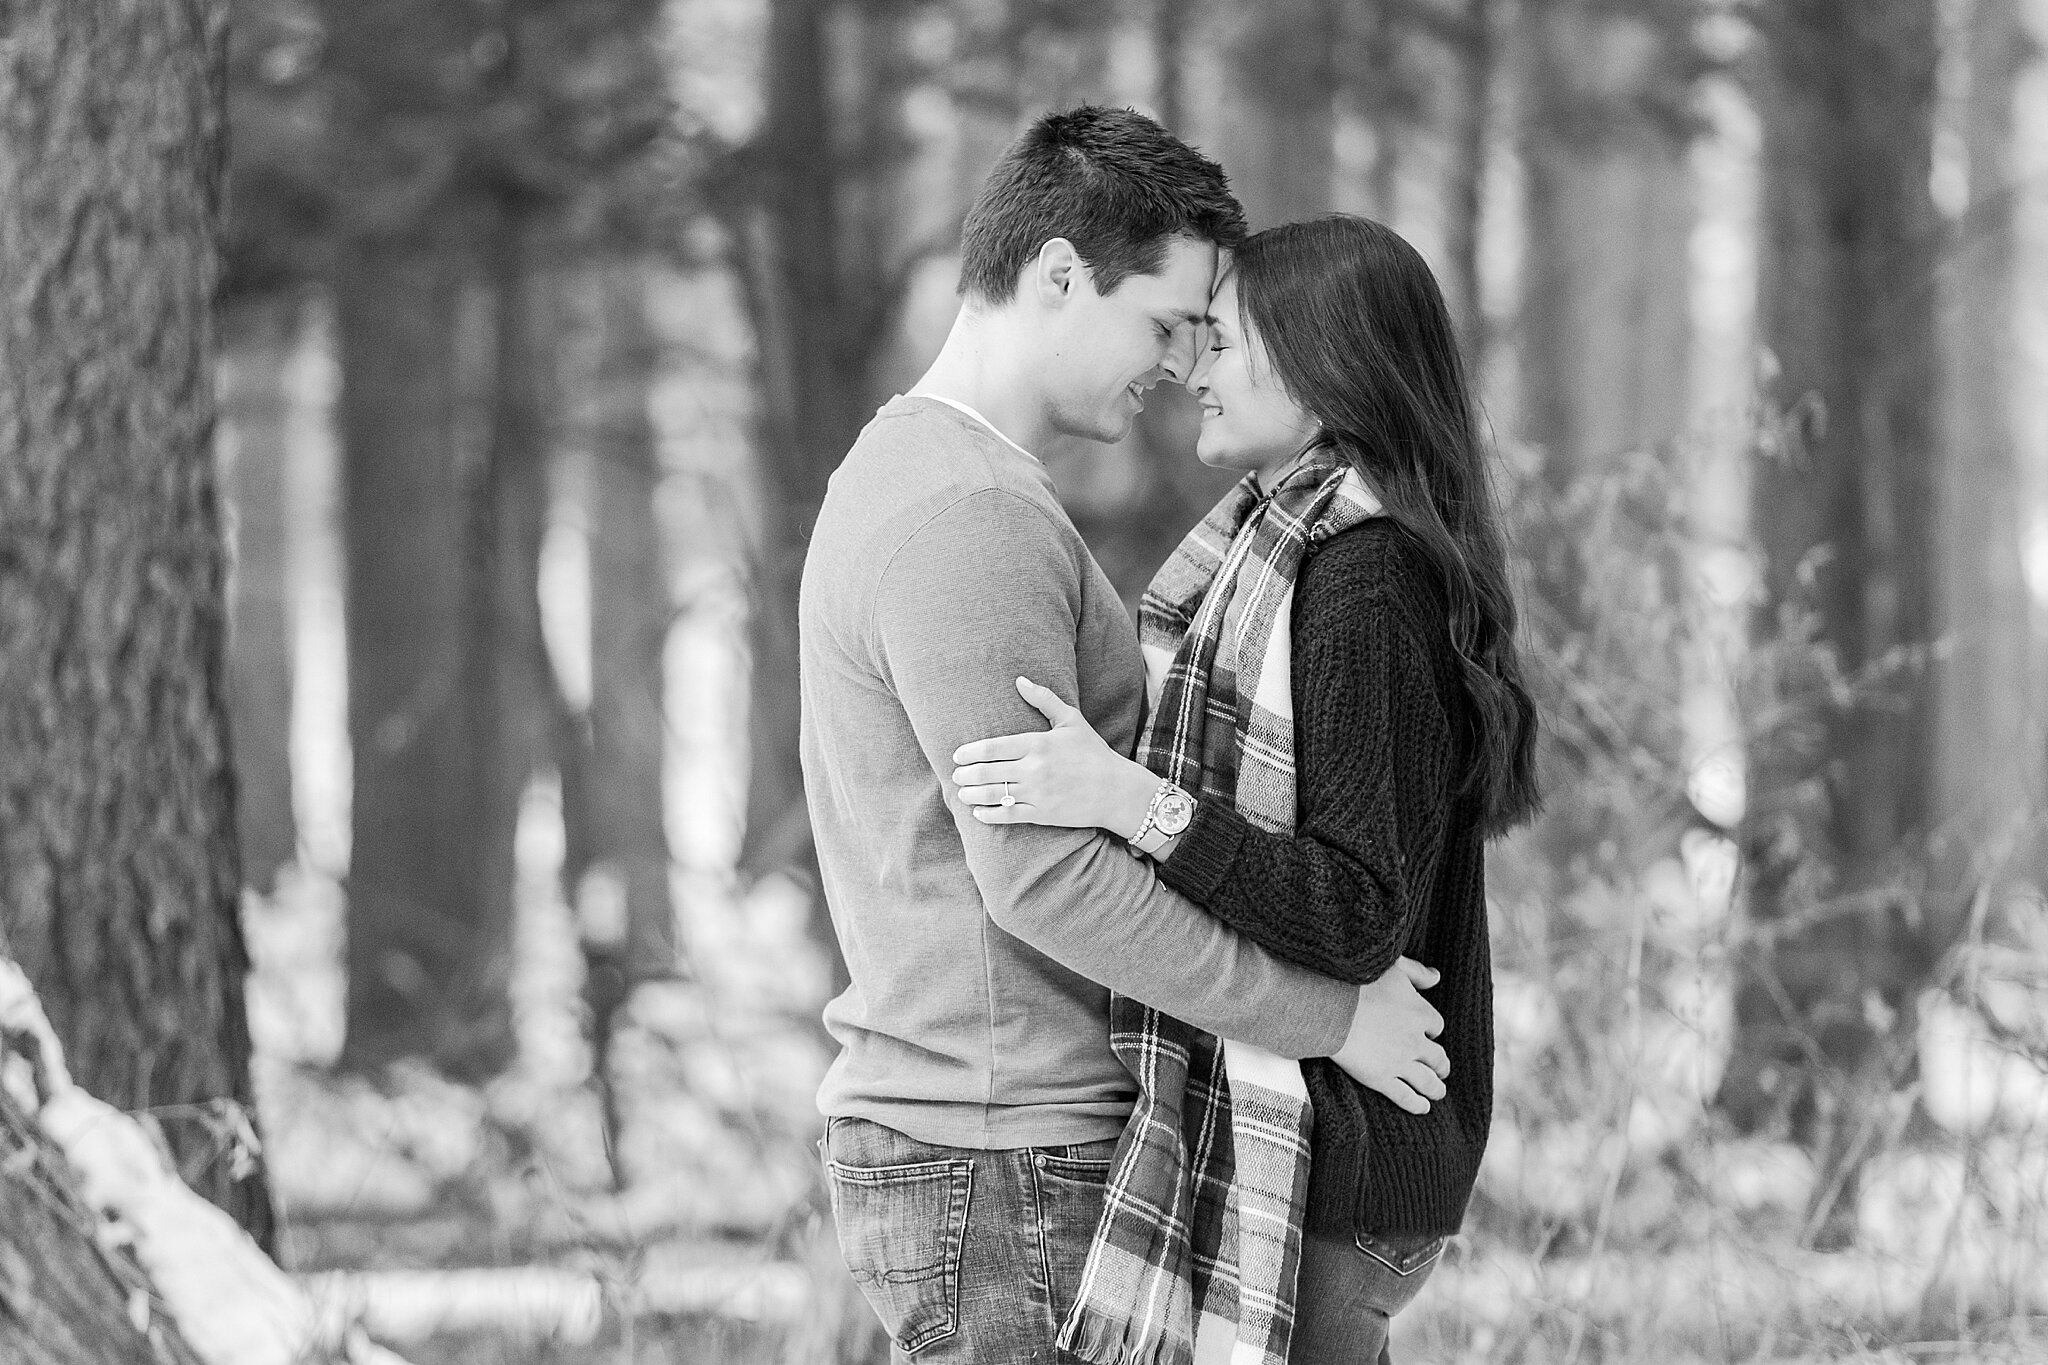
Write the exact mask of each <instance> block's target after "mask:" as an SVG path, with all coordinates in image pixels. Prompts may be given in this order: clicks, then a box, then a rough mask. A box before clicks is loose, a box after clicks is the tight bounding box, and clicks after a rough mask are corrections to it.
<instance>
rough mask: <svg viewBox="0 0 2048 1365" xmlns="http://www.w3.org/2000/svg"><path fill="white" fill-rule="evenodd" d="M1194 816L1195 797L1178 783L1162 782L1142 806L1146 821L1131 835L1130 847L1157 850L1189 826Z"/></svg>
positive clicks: (1148, 850)
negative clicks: (1147, 804)
mask: <svg viewBox="0 0 2048 1365" xmlns="http://www.w3.org/2000/svg"><path fill="white" fill-rule="evenodd" d="M1194 818H1195V798H1194V797H1192V796H1190V795H1188V793H1187V790H1186V789H1185V788H1183V787H1181V786H1180V785H1179V784H1177V783H1173V782H1166V781H1161V782H1160V784H1159V790H1158V791H1155V792H1153V793H1152V804H1151V805H1150V806H1148V807H1146V809H1145V823H1144V824H1142V825H1140V826H1138V832H1137V833H1136V834H1133V835H1132V836H1131V847H1132V848H1134V849H1136V850H1137V851H1138V852H1140V853H1146V854H1151V853H1157V852H1158V851H1159V850H1160V849H1162V848H1164V847H1166V844H1167V841H1168V840H1170V839H1172V838H1174V837H1175V836H1176V835H1178V834H1179V833H1180V832H1181V831H1182V830H1184V829H1186V828H1187V827H1188V821H1190V820H1192V819H1194Z"/></svg>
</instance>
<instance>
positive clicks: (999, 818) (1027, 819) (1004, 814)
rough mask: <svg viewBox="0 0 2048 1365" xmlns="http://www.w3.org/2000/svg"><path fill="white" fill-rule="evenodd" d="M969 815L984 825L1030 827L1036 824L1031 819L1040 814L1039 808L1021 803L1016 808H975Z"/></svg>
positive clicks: (1024, 802)
mask: <svg viewBox="0 0 2048 1365" xmlns="http://www.w3.org/2000/svg"><path fill="white" fill-rule="evenodd" d="M967 813H968V814H969V815H972V816H973V817H974V818H975V819H977V820H979V821H981V823H983V824H984V825H1029V824H1035V823H1036V822H1035V821H1034V820H1033V819H1032V818H1031V817H1032V816H1034V815H1036V814H1037V813H1038V807H1036V806H1034V805H1032V804H1030V803H1029V802H1026V801H1019V802H1018V803H1017V804H1016V805H1014V806H1005V805H1001V804H997V805H993V806H974V807H971V808H970V809H969V810H968V812H967Z"/></svg>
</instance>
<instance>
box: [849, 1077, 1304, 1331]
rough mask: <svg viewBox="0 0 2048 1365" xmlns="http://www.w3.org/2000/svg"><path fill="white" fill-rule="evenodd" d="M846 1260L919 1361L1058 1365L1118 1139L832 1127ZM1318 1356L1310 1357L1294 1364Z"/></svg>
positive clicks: (860, 1123) (860, 1122) (854, 1122)
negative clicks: (1049, 1143) (1060, 1340)
mask: <svg viewBox="0 0 2048 1365" xmlns="http://www.w3.org/2000/svg"><path fill="white" fill-rule="evenodd" d="M824 1148H825V1173H826V1176H827V1179H828V1182H829V1184H830V1186H831V1190H832V1217H833V1221H834V1222H835V1223H837V1224H838V1228H839V1250H840V1252H841V1254H842V1255H844V1256H845V1257H846V1266H847V1269H849V1270H851V1271H852V1272H853V1278H854V1282H855V1283H856V1284H858V1285H859V1286H860V1290H861V1293H862V1294H864V1295H866V1297H867V1301H868V1303H869V1304H870V1305H872V1306H873V1308H874V1310H875V1315H876V1316H877V1317H879V1318H880V1319H881V1320H882V1326H883V1327H884V1328H886V1329H887V1330H888V1332H889V1335H890V1337H891V1338H892V1340H893V1341H894V1343H895V1344H894V1346H893V1347H892V1348H891V1351H890V1359H891V1360H892V1361H896V1362H906V1361H908V1362H916V1365H940V1363H941V1362H943V1363H944V1365H955V1363H956V1362H973V1365H1058V1362H1059V1361H1061V1360H1062V1359H1063V1358H1066V1359H1071V1357H1063V1356H1062V1353H1061V1352H1060V1350H1059V1349H1058V1347H1056V1346H1055V1345H1054V1344H1053V1342H1054V1340H1055V1338H1057V1337H1058V1336H1059V1330H1060V1324H1061V1322H1063V1321H1064V1320H1065V1319H1066V1316H1067V1313H1068V1311H1069V1310H1070V1309H1071V1308H1072V1307H1073V1306H1074V1291H1075V1288H1076V1287H1077V1286H1078V1285H1079V1283H1080V1280H1081V1270H1082V1267H1083V1266H1084V1265H1085V1264H1086V1263H1087V1260H1088V1244H1089V1242H1090V1241H1091V1240H1092V1239H1093V1238H1094V1236H1095V1225H1096V1224H1097V1223H1098V1222H1100V1221H1101V1218H1102V1189H1103V1185H1104V1183H1105V1182H1107V1181H1108V1179H1109V1166H1110V1160H1111V1158H1112V1157H1113V1156H1114V1155H1115V1154H1116V1139H1115V1138H1104V1139H1103V1140H1101V1141H1100V1142H1084V1143H1077V1144H1074V1145H1072V1146H1062V1147H1018V1148H1011V1149H1008V1150H1002V1151H979V1150H975V1149H971V1148H962V1147H935V1146H933V1145H931V1144H930V1143H925V1142H919V1141H917V1140H916V1139H915V1138H910V1137H905V1136H904V1135H903V1134H902V1133H899V1132H897V1131H896V1130H895V1129H893V1128H886V1127H884V1126H883V1125H881V1124H879V1123H872V1122H870V1121H868V1120H866V1119H850V1118H836V1119H832V1120H830V1121H829V1122H828V1123H827V1124H826V1125H825V1142H824ZM1297 1359H1304V1360H1305V1359H1307V1357H1297Z"/></svg>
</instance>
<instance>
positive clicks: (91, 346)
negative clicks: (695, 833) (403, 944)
mask: <svg viewBox="0 0 2048 1365" xmlns="http://www.w3.org/2000/svg"><path fill="white" fill-rule="evenodd" d="M224 26H225V7H224V6H223V5H221V4H218V3H207V2H206V0H184V2H182V3H176V4H166V5H159V6H142V7H126V8H116V9H111V10H108V9H100V8H92V7H88V8H86V9H79V8H77V7H74V6H69V5H58V4H54V3H46V4H35V5H27V6H17V7H15V9H14V10H13V12H12V15H11V24H10V27H9V32H8V37H7V41H6V42H5V43H0V361H4V363H0V924H4V932H5V937H6V939H7V941H8V942H9V943H10V944H11V945H12V949H13V952H14V955H15V958H16V960H17V961H18V962H19V963H20V964H21V965H22V967H23V968H24V969H25V970H26V971H27V972H28V974H29V977H30V979H31V980H32V981H34V983H35V985H36V987H37V989H38V990H39V991H40V992H41V994H42V997H43V1000H44V1002H45V1004H46V1006H47V1007H48V1009H49V1013H50V1017H51V1020H52V1022H53V1023H54V1024H55V1026H56V1029H57V1032H58V1036H59V1038H60V1040H61V1041H62V1043H63V1045H64V1048H65V1050H66V1053H67V1055H68V1056H69V1057H70V1059H71V1066H72V1069H73V1070H74V1072H75V1073H76V1074H77V1075H78V1077H79V1080H80V1082H81V1083H82V1084H84V1085H85V1086H87V1087H88V1088H89V1089H90V1090H91V1091H92V1092H93V1093H94V1094H96V1095H99V1096H101V1097H102V1098H104V1099H106V1100H107V1101H109V1102H110V1103H112V1104H115V1105H119V1106H121V1107H123V1108H128V1109H150V1110H154V1111H156V1112H157V1113H158V1114H159V1116H160V1117H161V1118H162V1120H163V1122H164V1127H165V1131H166V1134H167V1136H168V1138H169V1140H170V1144H171V1149H172V1151H173V1153H174V1155H175V1157H176V1159H177V1161H178V1164H179V1167H180V1170H181V1172H182V1173H183V1174H184V1175H185V1177H186V1178H187V1180H188V1181H189V1182H190V1183H192V1184H193V1186H194V1187H195V1188H197V1189H198V1190H200V1191H201V1192H202V1193H204V1194H206V1195H207V1196H208V1197H209V1198H211V1199H213V1200H214V1201H215V1202H216V1203H218V1204H220V1205H221V1207H223V1208H225V1209H226V1210H228V1211H229V1212H230V1213H231V1214H233V1215H234V1216H235V1217H236V1218H237V1219H238V1220H240V1221H241V1223H242V1224H243V1225H244V1226H245V1227H247V1228H248V1229H249V1231H250V1232H251V1233H252V1234H253V1235H254V1236H255V1237H256V1238H257V1239H258V1240H259V1241H260V1242H262V1243H264V1244H265V1245H266V1246H267V1245H269V1243H270V1241H271V1238H272V1235H273V1222H272V1212H271V1205H270V1194H269V1189H268V1186H267V1184H266V1182H265V1179H264V1176H263V1171H262V1167H261V1165H260V1163H259V1162H257V1161H256V1160H255V1158H254V1153H253V1151H251V1149H250V1148H249V1146H248V1144H246V1143H245V1142H244V1141H243V1140H242V1138H243V1135H247V1134H249V1133H250V1132H251V1129H250V1127H249V1124H250V1121H251V1120H250V1118H249V1114H250V1106H251V1087H250V1078H249V1034H248V1025H247V1021H246V1019H245V1017H244V1014H243V1010H242V979H243V975H244V973H245V972H246V971H247V968H248V960H247V957H246V953H245V949H244V947H243V943H242V935H241V926H240V922H239V920H238V918H237V914H238V904H239V897H240V894H241V881H242V878H241V868H240V864H239V861H238V857H237V851H236V847H235V788H234V771H233V766H232V753H233V750H232V747H231V745H230V743H229V736H228V719H227V695H226V667H227V654H226V649H227V628H228V618H227V601H226V570H227V559H226V546H225V543H224V541H223V539H222V536H221V517H220V507H219V501H218V496H217V490H216V487H215V469H214V458H213V450H212V436H213V423H214V395H213V357H212V346H213V324H212V315H211V314H212V305H213V297H214V289H215V283H216V278H217V274H218V262H217V252H218V234H219V225H220V194H221V188H222V184H223V171H224V167H223V160H222V157H223V151H224V127H223V119H222V110H223V99H224V88H225V71H224V66H223V61H224V53H225V42H224V37H225V33H224Z"/></svg>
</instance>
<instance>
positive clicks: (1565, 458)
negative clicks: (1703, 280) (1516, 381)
mask: <svg viewBox="0 0 2048 1365" xmlns="http://www.w3.org/2000/svg"><path fill="white" fill-rule="evenodd" d="M1691 8H1692V7H1691V5H1690V3H1688V0H1654V2H1653V3H1648V4H1637V5H1631V6H1617V5H1614V4H1612V3H1605V2H1603V0H1527V3H1525V4H1524V5H1523V6H1522V13H1521V27H1520V34H1519V37H1520V40H1521V41H1520V42H1519V44H1518V47H1519V50H1520V52H1521V54H1522V62H1521V72H1520V77H1521V79H1520V83H1519V84H1520V89H1521V105H1522V113H1523V119H1522V122H1521V125H1520V126H1521V129H1522V158H1523V164H1524V166H1525V169H1526V183H1527V187H1528V188H1527V205H1528V209H1527V212H1528V247H1527V254H1526V256H1525V258H1524V264H1523V278H1524V284H1523V302H1522V309H1521V325H1520V328H1519V338H1518V339H1519V346H1518V354H1519V356H1520V359H1521V369H1522V376H1523V377H1522V382H1521V385H1520V391H1521V394H1522V402H1521V407H1522V416H1521V421H1520V426H1521V430H1522V433H1523V434H1524V435H1525V436H1527V437H1529V438H1530V439H1531V440H1533V441H1535V442H1536V443H1537V444H1538V445H1541V446H1542V447H1544V449H1545V450H1546V451H1547V452H1548V455H1549V462H1548V465H1547V468H1548V469H1549V471H1550V472H1551V473H1552V475H1553V477H1554V478H1556V479H1558V480H1560V481H1561V480H1564V479H1567V478H1569V477H1570V476H1571V475H1572V474H1574V473H1578V472H1582V471H1584V470H1586V469H1588V468H1597V467H1598V462H1599V461H1600V460H1601V459H1603V458H1604V457H1608V456H1612V455H1616V454H1620V453H1621V452H1623V451H1630V450H1644V449H1652V448H1655V447H1657V446H1659V445H1661V444H1663V443H1665V442H1668V441H1670V440H1671V439H1672V438H1674V437H1676V436H1677V435H1678V433H1679V431H1680V430H1681V428H1682V427H1683V425H1684V422H1685V417H1686V379H1687V371H1688V359H1689V352H1690V347H1689V344H1688V343H1689V332H1690V318H1689V315H1688V297H1689V291H1688V284H1687V269H1688V250H1689V247H1690V243H1691V234H1692V227H1693V220H1694V216H1695V215H1694V213H1693V194H1692V184H1691V171H1690V167H1689V165H1688V162H1687V154H1688V151H1689V149H1690V145H1691V124H1692V117H1691V114H1690V111H1689V108H1688V105H1689V97H1690V78H1691V74H1692V67H1693V65H1694V62H1693V59H1692V58H1691V56H1690V53H1689V47H1688V41H1687V27H1688V24H1689V22H1690V20H1691Z"/></svg>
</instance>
